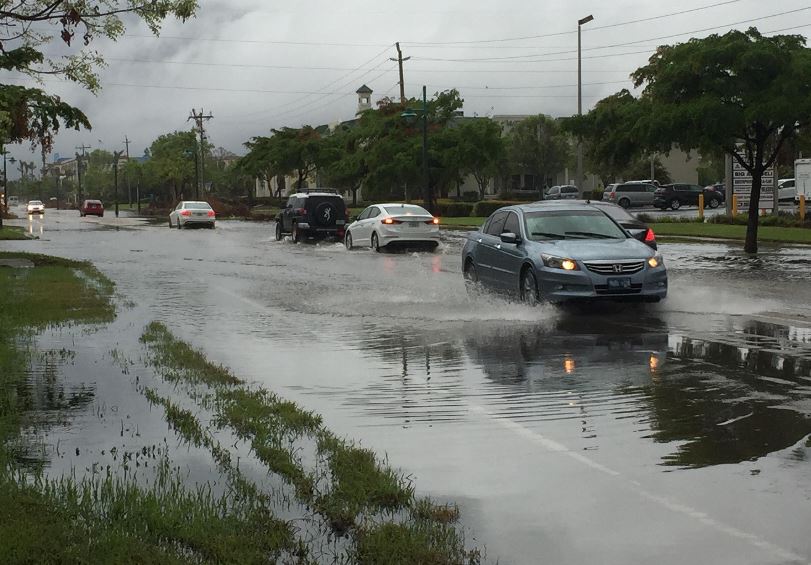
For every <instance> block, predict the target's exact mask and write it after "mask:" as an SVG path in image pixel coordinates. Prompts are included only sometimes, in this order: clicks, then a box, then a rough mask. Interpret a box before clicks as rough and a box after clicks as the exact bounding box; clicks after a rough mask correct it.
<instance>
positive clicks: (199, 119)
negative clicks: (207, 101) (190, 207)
mask: <svg viewBox="0 0 811 565" xmlns="http://www.w3.org/2000/svg"><path fill="white" fill-rule="evenodd" d="M213 117H214V116H212V115H211V112H209V113H208V114H203V109H202V108H200V113H199V114H198V113H197V111H196V110H195V109H194V108H192V110H191V115H190V116H189V118H188V119H187V120H186V121H189V120H194V123H195V125H196V126H197V131H198V133H199V134H200V180H199V183H198V184H199V186H200V187H201V188H203V187H205V182H206V181H205V166H206V165H205V161H206V159H205V128H204V127H203V122H204V121H205V122H207V121H208V120H210V119H211V118H213ZM197 199H198V200H199V199H200V196H199V193H198V195H197Z"/></svg>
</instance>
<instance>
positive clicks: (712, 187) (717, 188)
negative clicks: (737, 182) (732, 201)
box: [704, 182, 727, 204]
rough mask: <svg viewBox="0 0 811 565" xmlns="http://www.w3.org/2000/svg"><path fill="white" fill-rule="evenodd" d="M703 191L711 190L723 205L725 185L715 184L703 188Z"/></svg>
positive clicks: (725, 195)
mask: <svg viewBox="0 0 811 565" xmlns="http://www.w3.org/2000/svg"><path fill="white" fill-rule="evenodd" d="M704 190H712V191H713V192H715V194H717V195H718V196H719V197H720V198H721V203H722V204H723V203H724V202H726V200H727V188H726V185H725V184H724V183H722V182H717V183H715V184H711V185H709V186H705V187H704Z"/></svg>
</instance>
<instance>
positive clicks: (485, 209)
mask: <svg viewBox="0 0 811 565" xmlns="http://www.w3.org/2000/svg"><path fill="white" fill-rule="evenodd" d="M515 204H522V202H516V201H514V200H513V201H510V200H481V201H479V202H476V205H475V206H473V215H474V216H489V215H490V214H492V213H493V212H495V211H496V210H498V209H499V208H501V207H502V206H512V205H515Z"/></svg>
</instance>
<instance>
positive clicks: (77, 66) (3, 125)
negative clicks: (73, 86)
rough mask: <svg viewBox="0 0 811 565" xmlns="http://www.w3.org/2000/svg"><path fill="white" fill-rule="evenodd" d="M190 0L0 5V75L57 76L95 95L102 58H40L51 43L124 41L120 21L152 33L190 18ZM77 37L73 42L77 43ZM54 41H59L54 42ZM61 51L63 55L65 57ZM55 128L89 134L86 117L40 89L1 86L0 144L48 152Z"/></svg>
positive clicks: (44, 0) (39, 0)
mask: <svg viewBox="0 0 811 565" xmlns="http://www.w3.org/2000/svg"><path fill="white" fill-rule="evenodd" d="M196 9H197V3H196V1H195V0H81V1H74V0H26V1H25V2H3V3H2V5H0V69H2V70H5V71H16V72H19V73H22V74H25V75H28V76H31V77H33V78H38V77H40V76H43V75H49V76H57V77H60V78H63V79H65V80H68V81H72V82H75V83H78V84H80V85H82V86H84V87H86V88H87V89H89V90H90V91H92V92H97V91H98V90H99V89H100V84H99V80H98V76H97V75H96V72H95V69H96V68H97V67H98V66H100V65H102V64H103V63H104V61H103V58H102V57H101V55H100V54H99V53H98V52H96V51H94V50H90V49H82V48H79V49H78V50H77V51H76V52H75V53H72V54H67V55H65V56H62V57H59V58H51V57H46V56H45V54H44V53H45V51H46V50H50V51H53V50H54V49H48V48H49V47H50V45H51V43H53V42H59V41H61V42H62V43H64V44H65V45H67V47H68V48H69V47H70V46H71V44H72V43H73V42H74V41H75V40H76V39H78V40H79V43H81V44H82V45H83V46H85V47H86V46H88V45H90V43H91V42H92V41H93V40H94V39H96V38H99V37H102V38H110V39H113V40H116V39H119V38H120V37H122V36H123V34H124V31H125V26H124V20H125V19H127V21H129V22H134V21H135V19H136V18H137V19H139V20H140V21H141V22H143V23H145V24H146V25H147V26H148V27H149V28H150V29H151V30H152V32H153V33H156V34H157V33H158V31H159V29H160V25H161V23H162V22H163V20H165V19H166V18H167V17H169V16H175V17H178V18H180V19H181V20H185V19H187V18H189V17H191V16H193V15H194V12H195V10H196ZM77 36H78V37H77ZM57 37H58V39H56V38H57ZM64 50H65V48H63V49H62V51H64ZM60 125H64V127H67V128H74V129H79V128H82V127H84V128H88V129H89V128H90V121H89V120H88V118H87V116H86V115H85V114H84V113H83V112H82V111H81V110H80V109H78V108H75V107H73V106H71V105H69V104H67V103H65V102H63V101H62V100H61V99H60V98H59V97H58V96H55V95H50V94H48V93H46V92H45V91H44V90H42V89H40V88H29V87H24V86H18V85H8V84H2V85H0V140H2V141H3V142H5V143H16V142H22V141H30V142H31V143H32V145H37V144H39V145H41V146H42V147H43V148H44V149H45V150H46V151H49V150H50V148H51V145H52V141H53V136H54V135H55V134H56V132H57V131H58V130H59V128H60Z"/></svg>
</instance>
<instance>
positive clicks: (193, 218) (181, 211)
mask: <svg viewBox="0 0 811 565" xmlns="http://www.w3.org/2000/svg"><path fill="white" fill-rule="evenodd" d="M216 219H217V215H216V214H215V213H214V210H213V209H212V208H211V205H210V204H209V203H208V202H197V201H193V200H182V201H181V202H180V203H179V204H178V205H177V206H175V209H174V210H172V212H171V213H170V214H169V227H170V228H174V227H177V228H178V229H180V228H185V227H191V226H200V227H207V228H211V229H214V222H215V220H216Z"/></svg>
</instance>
